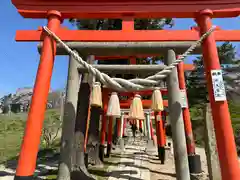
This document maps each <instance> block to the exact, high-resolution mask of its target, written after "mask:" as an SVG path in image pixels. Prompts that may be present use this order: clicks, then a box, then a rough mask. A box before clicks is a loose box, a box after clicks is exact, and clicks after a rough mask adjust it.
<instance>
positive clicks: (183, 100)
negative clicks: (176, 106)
mask: <svg viewBox="0 0 240 180" xmlns="http://www.w3.org/2000/svg"><path fill="white" fill-rule="evenodd" d="M180 97H181V105H182V108H188V102H187V94H186V90H185V89H180Z"/></svg>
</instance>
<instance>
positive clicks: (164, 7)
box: [12, 0, 240, 19]
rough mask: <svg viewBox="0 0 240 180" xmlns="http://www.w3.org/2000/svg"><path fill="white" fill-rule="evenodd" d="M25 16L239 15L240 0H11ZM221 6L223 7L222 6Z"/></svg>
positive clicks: (186, 16)
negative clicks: (51, 13) (206, 11)
mask: <svg viewBox="0 0 240 180" xmlns="http://www.w3.org/2000/svg"><path fill="white" fill-rule="evenodd" d="M12 3H13V4H14V5H15V7H16V8H17V9H18V12H19V13H20V14H21V15H22V16H23V17H25V18H46V13H47V11H48V10H58V11H60V12H61V13H62V17H63V18H64V19H68V18H94V17H95V18H100V17H102V18H117V17H118V18H119V17H124V16H132V17H138V18H140V17H141V18H142V17H145V18H153V17H155V18H156V17H158V18H159V17H175V18H191V17H195V16H196V12H198V11H200V10H202V9H212V10H214V17H236V16H238V15H239V11H240V9H239V8H238V7H239V6H240V2H239V1H238V0H201V1H200V0H114V1H113V0H68V1H66V0H12ZM220 8H221V9H220Z"/></svg>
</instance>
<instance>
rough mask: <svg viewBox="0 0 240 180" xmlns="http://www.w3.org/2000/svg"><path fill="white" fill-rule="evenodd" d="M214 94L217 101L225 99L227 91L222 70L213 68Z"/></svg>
mask: <svg viewBox="0 0 240 180" xmlns="http://www.w3.org/2000/svg"><path fill="white" fill-rule="evenodd" d="M211 77H212V85H213V94H214V99H215V101H225V100H226V99H227V98H226V92H225V86H224V81H223V77H222V71H221V70H211Z"/></svg>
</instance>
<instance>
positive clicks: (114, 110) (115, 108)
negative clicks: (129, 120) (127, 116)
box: [107, 92, 121, 118]
mask: <svg viewBox="0 0 240 180" xmlns="http://www.w3.org/2000/svg"><path fill="white" fill-rule="evenodd" d="M107 116H113V117H115V118H119V117H120V116H121V109H120V102H119V98H118V95H117V93H116V92H112V94H111V97H110V99H109V102H108V109H107Z"/></svg>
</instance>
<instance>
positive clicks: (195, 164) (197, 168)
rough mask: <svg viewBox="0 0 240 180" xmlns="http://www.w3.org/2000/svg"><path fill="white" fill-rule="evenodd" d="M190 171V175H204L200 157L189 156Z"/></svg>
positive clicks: (196, 155)
mask: <svg viewBox="0 0 240 180" xmlns="http://www.w3.org/2000/svg"><path fill="white" fill-rule="evenodd" d="M188 163H189V170H190V173H193V174H199V173H202V166H201V158H200V155H198V154H195V155H189V156H188Z"/></svg>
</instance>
